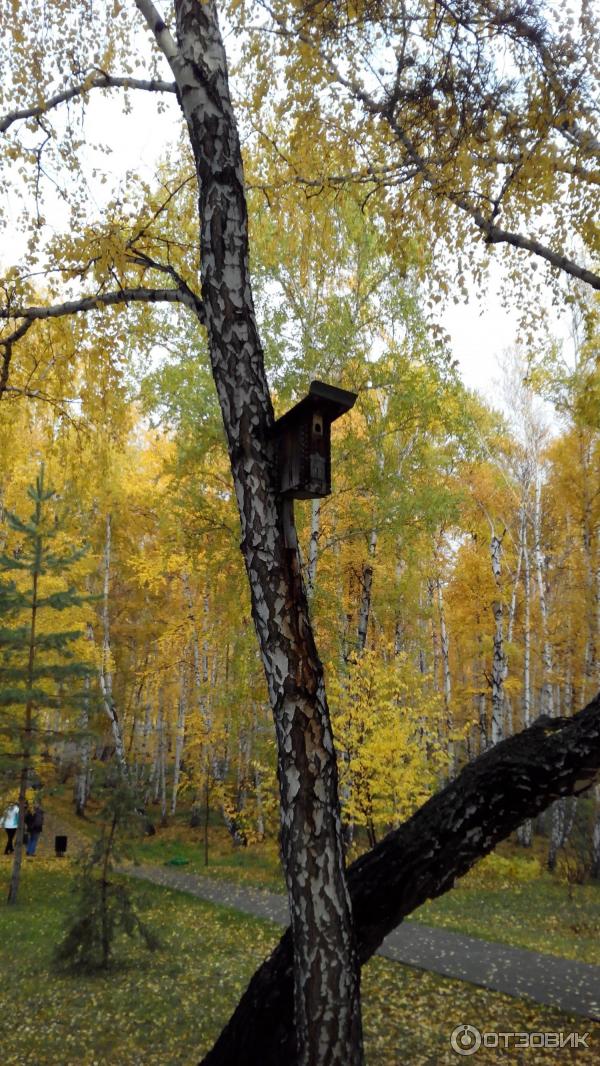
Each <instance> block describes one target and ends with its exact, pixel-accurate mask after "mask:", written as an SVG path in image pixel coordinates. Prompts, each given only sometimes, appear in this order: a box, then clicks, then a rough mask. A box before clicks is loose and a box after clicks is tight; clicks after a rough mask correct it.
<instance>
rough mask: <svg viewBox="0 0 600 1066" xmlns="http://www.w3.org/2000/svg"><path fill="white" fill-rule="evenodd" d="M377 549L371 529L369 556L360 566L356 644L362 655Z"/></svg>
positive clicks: (375, 537)
mask: <svg viewBox="0 0 600 1066" xmlns="http://www.w3.org/2000/svg"><path fill="white" fill-rule="evenodd" d="M376 550H377V530H376V529H372V530H371V535H370V537H369V557H368V560H367V562H366V563H365V564H364V566H363V568H362V579H361V592H360V607H359V610H358V629H357V634H356V636H357V646H358V654H359V655H362V653H363V652H364V650H365V647H366V644H367V630H368V627H369V618H370V617H371V590H372V587H373V563H372V561H371V560H372V559H373V558H374V557H375V552H376Z"/></svg>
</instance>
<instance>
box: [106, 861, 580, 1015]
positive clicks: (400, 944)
mask: <svg viewBox="0 0 600 1066" xmlns="http://www.w3.org/2000/svg"><path fill="white" fill-rule="evenodd" d="M126 872H127V873H128V874H129V875H131V876H132V877H139V878H141V879H142V880H145V881H152V882H154V883H155V884H158V885H164V886H165V887H168V888H174V889H177V890H178V891H180V892H188V893H189V894H190V895H192V896H197V897H198V898H199V899H204V900H207V901H208V902H209V903H216V904H218V905H219V906H221V907H231V909H232V910H235V911H241V912H242V913H243V914H250V915H252V916H253V917H255V918H263V919H266V920H268V921H271V922H274V923H275V924H277V925H281V926H286V925H288V924H289V911H288V905H287V899H286V897H285V896H283V895H280V894H278V893H275V892H267V891H265V890H263V889H259V888H251V887H247V886H246V885H238V884H234V883H233V882H231V881H222V880H220V879H217V878H213V877H202V876H199V875H197V874H192V873H188V872H186V871H185V870H183V869H176V868H174V867H169V866H144V865H142V866H130V867H128V868H127V871H126ZM378 954H379V955H383V956H384V957H385V958H387V959H393V960H394V961H395V962H400V963H402V964H403V965H405V966H413V967H416V968H417V969H420V970H430V971H431V972H432V973H437V974H441V975H442V976H444V977H453V978H457V979H459V980H461V981H468V982H470V983H471V984H474V985H480V986H481V987H483V988H488V989H490V990H493V991H495V992H504V993H506V994H507V995H509V996H517V997H518V998H519V999H531V1000H534V1002H536V1003H542V1004H544V1005H545V1006H549V1007H556V1008H557V1009H559V1010H561V1011H564V1012H565V1013H567V1014H578V1015H582V1016H583V1017H584V1018H592V1019H595V1020H600V966H594V965H592V964H590V963H585V962H576V961H573V960H571V959H562V958H559V957H558V956H556V955H546V954H538V953H537V952H535V951H528V950H526V949H524V948H513V947H508V946H507V945H505V944H498V943H492V942H491V941H488V940H480V939H479V938H478V937H472V936H463V934H462V933H453V932H450V931H448V930H447V929H436V928H434V927H433V926H428V925H423V924H422V923H421V922H415V921H406V922H403V923H402V924H401V925H399V926H398V928H397V929H394V931H393V932H392V933H390V935H389V936H388V937H386V939H385V940H384V941H383V944H382V945H381V947H380V948H379V952H378Z"/></svg>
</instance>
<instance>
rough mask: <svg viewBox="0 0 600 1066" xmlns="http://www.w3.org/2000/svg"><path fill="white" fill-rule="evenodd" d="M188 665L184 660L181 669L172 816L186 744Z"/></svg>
mask: <svg viewBox="0 0 600 1066" xmlns="http://www.w3.org/2000/svg"><path fill="white" fill-rule="evenodd" d="M185 667H186V663H185V659H182V661H181V665H180V667H179V705H178V713H177V733H176V736H175V763H174V766H173V791H172V793H171V814H175V811H176V810H177V793H178V791H179V781H180V777H181V758H182V755H183V745H184V742H185V719H186V713H187V676H186V669H185Z"/></svg>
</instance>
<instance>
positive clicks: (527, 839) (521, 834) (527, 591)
mask: <svg viewBox="0 0 600 1066" xmlns="http://www.w3.org/2000/svg"><path fill="white" fill-rule="evenodd" d="M521 541H522V544H523V696H522V701H521V708H522V715H523V728H524V729H527V728H528V726H529V725H530V722H531V564H530V559H529V547H528V544H527V516H526V512H525V511H524V513H523V526H522V534H521ZM517 840H518V841H519V844H521V845H522V846H523V847H524V848H530V847H531V844H532V841H533V825H532V822H531V819H530V818H527V819H526V821H524V822H523V824H522V825H520V826H519V828H518V830H517Z"/></svg>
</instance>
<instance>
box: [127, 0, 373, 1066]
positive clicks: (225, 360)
mask: <svg viewBox="0 0 600 1066" xmlns="http://www.w3.org/2000/svg"><path fill="white" fill-rule="evenodd" d="M136 3H137V6H138V8H139V9H140V10H141V11H142V13H143V14H144V15H145V17H146V19H147V21H148V24H149V26H150V28H151V30H152V31H153V33H154V36H155V39H156V41H157V43H158V45H159V47H160V48H161V49H162V50H163V52H164V54H165V55H166V57H167V59H168V60H169V63H170V65H171V69H172V71H173V74H174V76H175V79H176V83H177V87H178V94H179V99H180V101H181V106H182V108H183V112H184V115H185V119H186V121H187V126H188V130H189V136H190V142H191V147H192V151H193V154H194V159H195V163H196V172H197V177H198V184H199V214H200V261H201V269H202V297H203V304H202V306H198V314H199V317H201V318H202V319H203V320H204V322H205V324H206V327H207V331H208V342H209V352H210V359H211V365H212V371H213V376H214V380H215V384H216V388H217V394H218V397H219V402H220V406H221V412H222V416H223V423H224V428H225V433H226V437H227V443H228V450H229V456H230V461H231V470H232V474H233V482H234V486H235V492H236V497H237V502H238V507H239V513H240V520H241V534H242V539H241V548H242V553H243V556H244V561H245V565H246V571H247V575H248V580H249V584H250V591H251V600H252V613H253V618H254V622H255V626H256V630H257V634H258V639H259V643H260V650H261V655H262V660H263V664H264V669H265V673H266V677H267V683H268V688H269V696H270V701H271V707H272V709H273V715H274V719H275V728H276V734H277V747H278V777H279V788H280V803H281V847H282V857H283V864H284V869H285V875H286V881H287V888H288V895H289V901H290V912H291V916H292V928H293V936H294V977H295V1030H296V1035H297V1040H298V1047H299V1049H300V1050H299V1059H300V1062H302V1063H303V1064H307V1066H308V1064H311V1066H317V1064H328V1066H334V1064H339V1066H355V1064H359V1063H361V1062H362V1060H363V1054H362V1035H361V1015H360V993H359V969H358V964H357V959H356V951H355V946H354V936H353V929H352V917H351V909H350V898H349V894H348V890H347V886H346V880H345V875H344V859H343V846H342V833H341V820H340V811H339V802H338V793H337V766H336V760H335V752H334V747H333V738H332V733H331V726H330V720H329V712H328V707H327V701H326V697H325V687H324V682H323V668H322V665H321V662H320V660H319V657H318V654H317V650H316V647H315V642H314V638H313V633H312V629H311V625H310V620H309V615H308V606H307V600H306V595H305V591H304V588H303V585H302V580H301V571H300V560H299V556H298V551H297V547H296V546H295V545H294V544H292V543H291V539H292V538H290V539H289V542H288V543H287V544H286V541H285V535H284V505H283V501H282V499H281V497H280V495H279V485H278V464H277V456H276V453H275V444H274V440H273V436H272V432H271V431H272V427H273V423H274V414H273V408H272V404H271V398H270V394H269V389H268V384H267V380H266V375H265V369H264V359H263V352H262V347H261V343H260V339H259V337H258V332H257V326H256V319H255V313H254V305H253V298H252V291H251V284H250V274H249V263H248V226H247V212H246V199H245V193H244V175H243V168H242V157H241V151H240V144H239V138H238V133H237V127H236V122H235V117H234V113H233V108H232V105H231V100H230V95H229V85H228V75H227V63H226V57H225V51H224V48H223V42H222V38H221V33H220V30H219V25H218V19H217V9H216V4H215V2H214V0H205V2H203V3H201V4H199V3H198V2H197V0H175V15H176V27H177V42H175V41H174V40H173V38H172V37H171V34H170V33H169V31H168V29H167V28H166V26H165V23H164V21H163V20H162V18H160V17H159V15H158V13H157V11H156V9H155V8H154V6H153V4H152V3H151V0H136ZM288 528H289V524H288Z"/></svg>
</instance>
